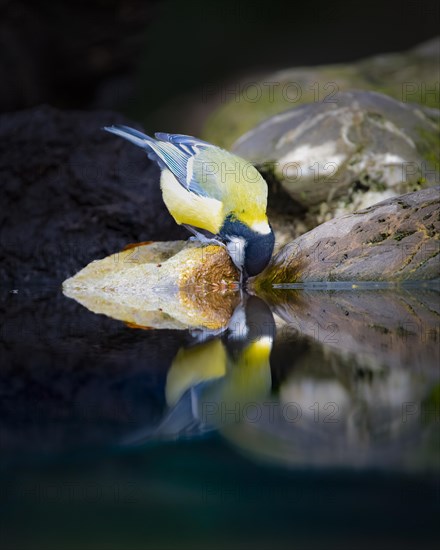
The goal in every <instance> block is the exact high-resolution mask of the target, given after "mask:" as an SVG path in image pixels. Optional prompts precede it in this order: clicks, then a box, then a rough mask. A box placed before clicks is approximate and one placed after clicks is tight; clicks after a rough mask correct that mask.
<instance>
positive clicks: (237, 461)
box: [0, 287, 440, 550]
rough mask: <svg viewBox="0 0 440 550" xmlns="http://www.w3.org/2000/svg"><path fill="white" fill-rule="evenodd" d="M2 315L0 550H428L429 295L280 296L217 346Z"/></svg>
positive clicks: (433, 333)
mask: <svg viewBox="0 0 440 550" xmlns="http://www.w3.org/2000/svg"><path fill="white" fill-rule="evenodd" d="M240 308H241V309H240ZM1 309H2V315H1V323H2V325H1V334H0V343H1V366H0V393H1V399H0V408H1V427H0V450H1V455H0V468H1V470H0V496H1V512H0V542H1V548H5V549H6V548H7V549H11V550H13V549H17V550H18V549H20V550H24V549H26V550H27V549H32V550H33V549H43V550H50V549H52V548H53V549H59V548H63V549H64V548H65V549H79V548H86V549H93V550H107V549H112V550H113V549H114V550H134V549H136V550H137V549H146V548H152V549H172V548H200V549H206V550H211V549H217V548H230V549H232V550H234V549H236V548H237V549H241V548H243V549H244V548H256V549H258V548H264V549H266V548H327V549H328V548H347V549H348V548H370V547H371V546H372V545H373V544H374V545H375V547H376V548H430V547H434V545H435V544H436V542H438V540H436V539H438V538H439V537H438V534H439V528H438V521H437V520H438V512H439V496H440V494H439V466H440V462H439V456H440V455H439V451H440V445H439V430H438V428H439V421H440V384H439V378H440V376H439V321H440V303H439V293H438V288H434V287H429V288H407V289H401V290H392V289H377V288H376V289H372V288H371V289H366V288H340V289H336V290H331V291H329V290H322V289H294V290H292V289H290V290H288V289H283V290H279V291H278V293H277V295H276V297H275V299H274V300H273V301H272V303H271V304H270V307H269V306H268V305H267V304H265V303H264V302H262V301H261V300H258V299H256V298H249V299H246V300H245V303H244V304H242V306H239V309H237V310H236V315H235V317H234V318H233V323H231V325H230V327H229V330H228V331H225V332H223V333H222V334H217V335H216V334H209V335H207V334H204V333H200V332H199V333H197V332H196V333H194V331H193V332H192V333H190V332H188V331H185V330H155V329H154V328H152V329H149V330H145V329H139V328H133V326H127V325H126V324H124V323H123V322H121V321H117V320H114V319H111V318H108V317H105V316H103V315H96V314H94V313H92V312H91V311H89V310H88V309H86V308H85V307H83V306H81V305H79V304H78V303H77V302H75V301H74V300H72V299H69V298H67V297H65V296H64V295H63V294H62V292H61V290H60V289H58V288H31V289H29V288H28V289H21V288H18V289H12V288H4V289H3V290H2V294H1Z"/></svg>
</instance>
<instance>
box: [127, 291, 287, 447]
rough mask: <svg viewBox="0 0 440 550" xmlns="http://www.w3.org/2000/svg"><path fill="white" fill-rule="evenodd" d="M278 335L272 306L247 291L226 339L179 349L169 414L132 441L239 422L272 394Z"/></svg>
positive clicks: (168, 391)
mask: <svg viewBox="0 0 440 550" xmlns="http://www.w3.org/2000/svg"><path fill="white" fill-rule="evenodd" d="M275 336H276V327H275V321H274V318H273V315H272V312H271V310H270V308H269V306H268V305H267V304H266V303H265V302H263V300H261V299H260V298H257V297H256V296H247V295H246V294H244V296H243V300H242V302H241V303H240V304H239V305H238V306H237V307H236V309H235V311H234V313H233V315H232V317H231V319H230V321H229V324H228V327H227V329H226V331H225V332H224V333H223V335H222V337H221V338H220V337H219V336H217V337H215V338H213V339H208V340H207V341H205V342H203V343H199V342H196V343H195V344H194V345H189V346H185V347H182V348H180V350H179V351H178V352H177V354H176V356H175V357H174V359H173V361H172V364H171V367H170V369H169V370H168V373H167V378H166V385H165V397H166V403H167V405H168V407H169V409H168V411H167V413H166V415H165V416H164V418H163V419H162V421H161V422H160V424H159V425H158V426H157V427H156V428H155V429H153V430H151V429H148V430H141V431H138V432H137V433H134V434H133V435H132V436H131V437H130V438H129V440H128V441H127V442H130V443H141V442H143V441H145V440H146V439H151V438H156V437H159V438H169V437H171V438H175V437H193V436H196V435H202V434H204V433H206V432H207V431H211V430H213V429H216V428H220V429H221V428H223V427H225V428H226V427H227V425H229V424H230V422H231V420H234V421H235V422H238V421H240V419H242V417H243V415H245V414H246V410H247V408H248V407H249V406H255V405H257V404H258V403H262V402H264V401H265V400H266V398H267V397H268V396H269V394H270V391H271V385H272V376H271V368H270V354H271V350H272V345H273V341H274V339H275ZM257 406H258V405H257ZM228 411H233V412H232V414H230V413H229V412H228Z"/></svg>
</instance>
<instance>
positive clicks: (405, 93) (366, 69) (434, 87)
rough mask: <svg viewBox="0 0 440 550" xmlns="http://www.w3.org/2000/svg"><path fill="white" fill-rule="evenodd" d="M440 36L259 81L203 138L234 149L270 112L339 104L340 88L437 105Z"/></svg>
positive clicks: (216, 116) (216, 117)
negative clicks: (347, 61) (404, 49)
mask: <svg viewBox="0 0 440 550" xmlns="http://www.w3.org/2000/svg"><path fill="white" fill-rule="evenodd" d="M439 55H440V39H439V38H434V39H432V40H430V41H428V42H426V43H423V44H421V45H419V46H418V47H416V48H414V49H412V50H409V51H407V52H404V53H397V54H396V53H394V54H384V55H378V56H374V57H371V58H368V59H365V60H361V61H359V62H357V63H354V64H352V65H347V64H343V65H342V64H341V65H327V66H325V65H324V66H320V67H311V68H307V67H300V68H292V69H285V70H282V71H278V72H276V73H273V74H269V75H266V76H264V78H261V80H260V81H259V82H258V81H257V82H255V78H252V81H251V82H249V83H241V84H240V92H241V93H239V94H238V95H234V96H232V97H231V99H230V100H229V101H227V102H225V103H223V104H222V105H221V106H220V107H219V108H218V109H217V110H216V111H214V113H213V114H212V115H211V116H210V117H209V118H208V120H207V122H206V126H205V129H204V136H203V137H204V139H206V140H207V141H211V142H213V143H216V144H218V145H221V146H222V147H226V148H229V147H230V146H231V145H232V143H233V142H234V141H235V140H236V139H238V138H239V137H240V136H241V135H243V134H244V133H245V132H247V131H249V130H250V129H251V128H253V127H254V126H255V125H257V124H259V123H260V122H262V121H263V120H265V119H267V118H268V117H270V116H272V115H275V114H279V113H282V112H284V111H287V110H289V109H292V108H296V107H298V106H300V105H304V104H307V103H321V102H322V103H324V104H332V103H334V102H335V103H336V104H337V103H338V101H339V98H340V94H341V92H345V91H348V90H353V89H363V90H370V91H377V92H382V93H385V94H387V95H389V96H390V97H393V98H394V99H396V100H398V101H403V102H405V103H416V104H419V105H424V106H427V107H428V108H429V107H434V108H436V109H438V107H439V94H440V89H439V80H440V69H439V64H438V58H439Z"/></svg>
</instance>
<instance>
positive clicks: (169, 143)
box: [154, 132, 215, 196]
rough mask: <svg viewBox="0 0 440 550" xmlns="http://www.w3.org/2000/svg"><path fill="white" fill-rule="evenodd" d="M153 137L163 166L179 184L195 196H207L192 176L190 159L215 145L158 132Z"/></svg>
mask: <svg viewBox="0 0 440 550" xmlns="http://www.w3.org/2000/svg"><path fill="white" fill-rule="evenodd" d="M154 135H155V137H156V139H157V140H158V141H157V142H156V144H157V147H158V148H160V149H161V150H162V152H163V154H164V157H163V160H164V162H165V164H167V167H168V168H169V169H170V170H171V171H172V172H173V174H174V175H175V176H176V178H177V179H178V181H179V183H180V184H181V185H183V187H185V188H186V189H188V190H189V191H192V192H193V193H196V194H197V195H201V196H208V193H207V192H206V190H205V189H203V188H202V187H201V185H200V184H199V183H198V182H197V181H196V180H195V178H194V176H193V169H192V162H191V159H192V158H193V157H195V156H196V155H197V154H198V153H200V152H201V151H204V150H206V149H208V148H211V147H215V145H212V144H211V143H208V142H206V141H203V140H201V139H197V138H195V137H192V136H186V135H184V134H165V133H162V132H158V133H156V134H154Z"/></svg>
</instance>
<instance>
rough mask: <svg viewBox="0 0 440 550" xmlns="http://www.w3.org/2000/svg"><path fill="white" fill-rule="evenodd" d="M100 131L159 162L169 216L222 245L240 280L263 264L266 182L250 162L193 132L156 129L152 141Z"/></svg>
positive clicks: (121, 130) (270, 243)
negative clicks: (131, 145)
mask: <svg viewBox="0 0 440 550" xmlns="http://www.w3.org/2000/svg"><path fill="white" fill-rule="evenodd" d="M104 130H107V131H108V132H111V133H113V134H116V135H118V136H121V137H123V138H125V139H127V140H128V141H131V142H132V143H134V144H135V145H137V146H138V147H142V148H143V149H145V150H146V151H147V154H148V156H149V158H150V159H152V160H154V161H155V162H157V164H158V165H159V166H160V168H161V170H162V174H161V179H160V185H161V189H162V196H163V200H164V202H165V204H166V206H167V208H168V210H169V212H170V214H171V215H172V216H173V218H174V219H175V221H176V222H177V223H178V224H179V225H184V226H185V227H186V228H187V229H188V230H189V231H191V232H192V233H193V234H194V235H195V236H196V238H197V239H198V240H200V241H201V242H206V243H207V242H211V243H215V244H218V245H220V246H223V247H225V248H226V249H227V251H228V253H229V255H230V257H231V259H232V261H233V262H234V264H235V265H236V266H237V268H238V269H239V271H240V274H241V281H243V279H246V278H247V277H249V276H253V275H257V274H258V273H260V272H261V271H262V270H263V269H264V268H265V267H266V265H267V264H268V263H269V260H270V258H271V256H272V252H273V248H274V243H275V238H274V234H273V231H272V228H271V226H270V224H269V222H268V219H267V215H266V206H267V184H266V182H265V181H264V179H263V178H262V176H261V174H260V173H259V172H258V171H257V170H256V168H254V166H252V165H251V164H250V163H249V162H247V161H245V160H244V159H242V158H240V157H237V156H235V155H233V154H232V153H229V152H228V151H225V150H224V149H220V148H219V147H217V146H215V145H212V144H211V143H207V142H206V141H202V140H200V139H197V138H194V137H191V136H185V135H181V134H164V133H156V134H155V138H156V139H154V138H152V137H150V136H147V135H146V134H143V133H142V132H139V131H138V130H135V129H133V128H129V127H128V126H108V127H105V128H104Z"/></svg>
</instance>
